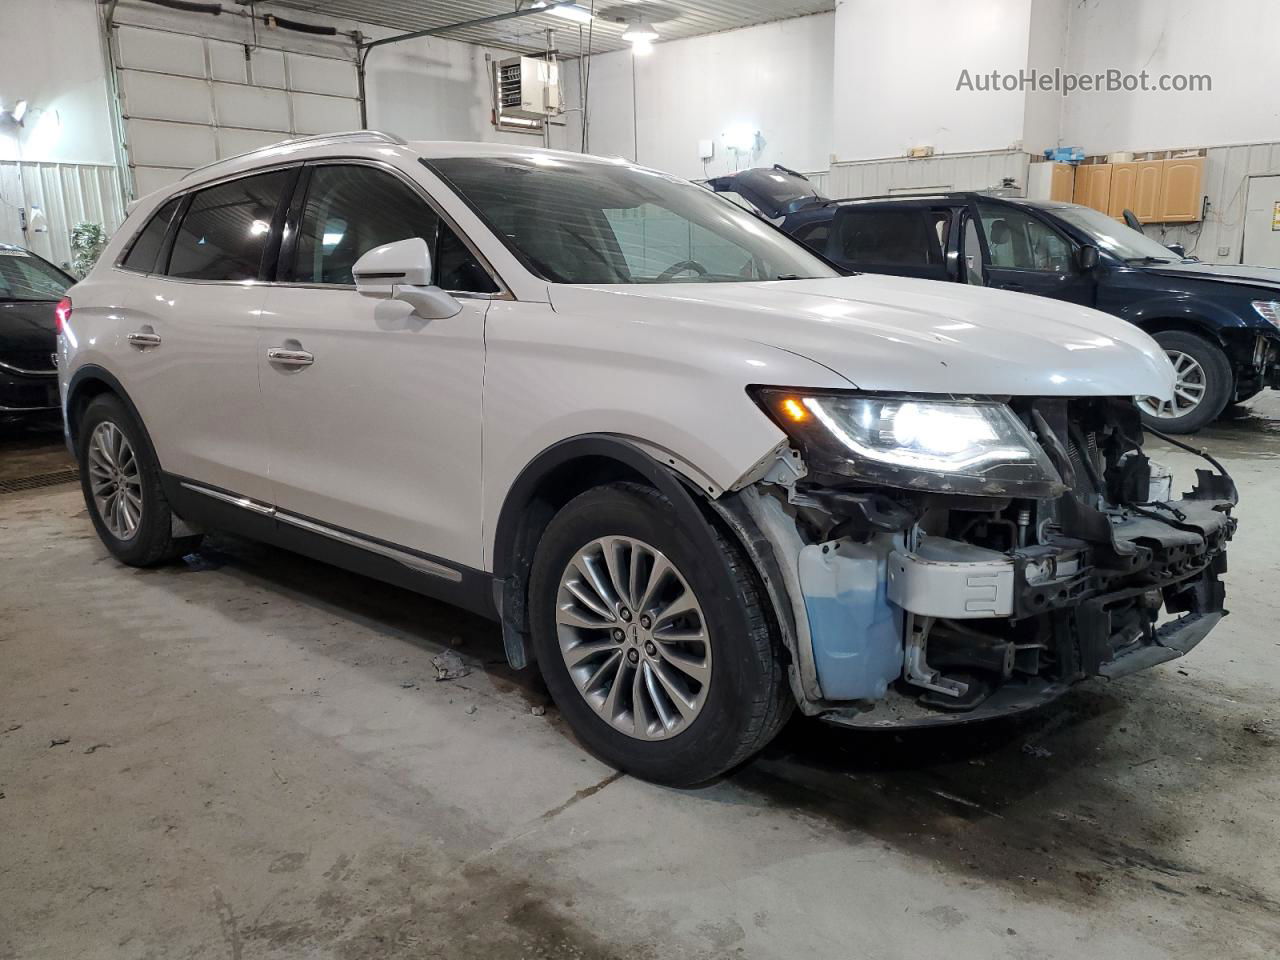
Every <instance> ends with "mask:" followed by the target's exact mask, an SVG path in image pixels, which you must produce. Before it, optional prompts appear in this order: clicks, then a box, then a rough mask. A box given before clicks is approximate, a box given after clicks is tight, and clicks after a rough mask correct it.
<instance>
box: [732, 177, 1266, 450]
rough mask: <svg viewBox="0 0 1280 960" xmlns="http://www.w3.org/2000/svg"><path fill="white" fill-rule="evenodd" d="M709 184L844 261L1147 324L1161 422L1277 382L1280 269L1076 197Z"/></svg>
mask: <svg viewBox="0 0 1280 960" xmlns="http://www.w3.org/2000/svg"><path fill="white" fill-rule="evenodd" d="M788 180H790V182H787V181H788ZM708 185H709V186H710V187H711V188H712V189H713V190H716V191H717V192H719V193H726V194H729V195H730V198H731V199H734V200H736V201H737V202H739V203H741V202H742V201H743V200H745V201H746V202H747V203H748V204H749V205H750V206H752V207H754V208H755V209H756V211H757V212H758V213H760V214H761V215H762V216H764V217H765V218H767V219H769V220H771V221H772V222H773V223H775V224H776V225H778V226H779V227H780V228H781V229H782V230H783V231H785V232H786V233H788V234H790V235H791V236H793V237H795V239H797V240H799V241H801V242H802V243H804V244H806V245H807V246H809V247H811V248H813V249H814V250H816V251H818V252H819V253H821V254H823V255H824V256H826V257H827V258H828V259H829V260H831V261H833V262H834V263H835V264H837V265H838V266H840V267H843V268H845V269H847V270H851V271H864V272H869V273H890V274H897V275H900V276H908V277H923V278H927V279H933V280H945V281H950V282H953V283H979V284H983V285H985V286H989V287H999V288H1001V289H1004V290H1016V291H1021V292H1023V293H1032V294H1038V295H1040V296H1045V297H1057V298H1058V299H1059V300H1071V301H1074V302H1076V303H1081V304H1084V305H1086V306H1090V307H1095V308H1097V309H1099V310H1105V311H1106V312H1107V313H1112V314H1115V315H1116V316H1118V317H1123V318H1124V319H1125V320H1128V321H1130V322H1131V323H1134V324H1137V325H1138V326H1139V327H1141V328H1142V329H1143V330H1146V331H1147V332H1148V333H1150V334H1151V335H1152V336H1153V337H1154V338H1155V339H1156V340H1157V341H1158V342H1159V343H1160V344H1161V346H1163V347H1164V348H1165V350H1166V351H1167V352H1168V354H1169V359H1170V360H1171V361H1172V363H1173V365H1174V369H1175V371H1176V372H1177V375H1178V384H1177V392H1176V396H1175V398H1174V400H1173V401H1172V402H1167V403H1162V402H1160V401H1159V400H1156V399H1154V398H1151V399H1141V400H1139V405H1140V406H1141V407H1142V410H1143V415H1144V417H1145V418H1146V420H1147V421H1148V423H1149V424H1150V425H1151V426H1153V427H1155V428H1156V429H1158V430H1162V431H1165V432H1169V433H1191V432H1193V431H1195V430H1198V429H1200V428H1201V427H1203V426H1204V425H1205V424H1207V423H1209V422H1210V421H1211V420H1213V419H1215V418H1216V417H1217V416H1218V415H1219V414H1221V413H1222V411H1223V409H1224V408H1225V407H1226V406H1227V405H1228V404H1230V403H1239V402H1241V401H1243V400H1247V399H1248V398H1250V397H1252V396H1254V395H1255V394H1256V393H1258V392H1259V391H1260V390H1262V389H1264V388H1266V387H1280V269H1276V268H1272V267H1246V266H1237V265H1231V264H1222V265H1217V264H1214V265H1210V264H1204V263H1200V262H1198V261H1196V260H1191V259H1188V258H1186V257H1184V256H1183V255H1182V251H1181V250H1180V249H1179V248H1177V247H1173V248H1170V247H1166V246H1163V245H1162V244H1159V243H1157V242H1156V241H1155V240H1153V239H1152V238H1150V237H1147V236H1144V235H1143V234H1142V233H1139V232H1138V231H1137V230H1133V229H1131V228H1129V227H1127V226H1125V225H1124V224H1122V223H1120V222H1118V221H1116V220H1114V219H1112V218H1111V217H1109V216H1107V215H1106V214H1104V213H1100V212H1098V211H1097V210H1093V209H1091V208H1089V207H1082V206H1078V205H1076V204H1071V203H1049V202H1037V201H1031V200H1021V199H1011V198H1004V197H994V196H989V195H987V194H981V193H946V194H936V195H932V196H893V197H876V198H870V199H865V200H827V199H825V198H823V197H821V196H819V195H817V193H816V192H815V191H814V190H813V188H812V186H811V185H809V183H808V181H807V180H805V179H804V178H803V177H801V176H799V175H798V174H795V173H793V172H791V171H788V170H783V169H781V168H774V169H772V170H746V171H742V172H741V173H738V174H733V175H731V176H728V177H720V178H717V179H716V180H712V181H709V184H708ZM770 194H772V195H773V196H774V197H781V198H783V200H784V202H782V203H777V202H774V201H773V198H771V196H770Z"/></svg>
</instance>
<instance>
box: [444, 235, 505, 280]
mask: <svg viewBox="0 0 1280 960" xmlns="http://www.w3.org/2000/svg"><path fill="white" fill-rule="evenodd" d="M434 259H435V274H436V285H437V286H439V287H441V288H443V289H445V290H457V291H460V292H465V293H497V292H498V285H497V284H496V283H494V282H493V278H492V277H490V276H489V272H488V271H487V270H485V268H484V267H482V266H480V261H478V260H477V259H476V258H475V256H474V255H473V254H472V253H471V251H470V250H469V249H468V248H467V245H466V244H465V243H463V242H462V240H461V239H460V238H459V237H458V235H457V234H456V233H454V232H453V229H452V228H451V227H450V226H449V225H448V224H447V223H442V224H440V237H439V239H438V240H437V241H436V254H435V258H434Z"/></svg>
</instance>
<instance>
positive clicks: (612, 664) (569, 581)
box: [529, 483, 793, 786]
mask: <svg viewBox="0 0 1280 960" xmlns="http://www.w3.org/2000/svg"><path fill="white" fill-rule="evenodd" d="M706 529H707V531H709V532H710V534H711V541H712V543H713V544H714V549H713V550H712V551H711V552H710V555H708V550H707V549H706V547H705V540H704V541H702V542H703V544H704V545H703V546H699V540H700V539H701V538H694V537H692V536H690V535H689V533H688V532H687V531H686V530H685V529H683V527H682V524H681V520H680V518H679V516H678V515H677V514H676V511H675V509H674V508H673V507H672V506H671V504H670V502H669V501H667V500H666V499H665V498H664V497H663V496H662V495H661V494H659V493H657V492H656V491H654V490H652V489H650V488H647V487H642V486H639V485H637V484H625V483H620V484H612V485H610V486H606V487H600V488H597V489H594V490H590V491H588V492H587V493H584V494H582V495H580V496H579V497H577V498H575V499H574V500H572V501H571V502H570V503H569V504H568V505H566V506H565V507H564V509H562V510H561V511H560V513H558V514H557V515H556V516H555V518H554V519H553V520H552V521H551V524H550V525H549V526H548V527H547V530H546V532H545V534H544V535H543V537H542V540H541V542H540V543H539V544H538V550H537V554H536V556H535V557H534V562H533V570H532V573H531V576H530V582H529V607H530V617H531V620H532V633H533V643H534V650H535V653H536V655H537V659H538V665H539V667H540V669H541V671H542V675H543V678H544V679H545V681H546V684H547V688H548V689H549V690H550V691H551V695H552V696H553V697H554V698H555V701H556V703H557V705H558V706H559V707H560V710H561V711H562V713H563V714H564V716H565V718H566V719H567V720H568V722H569V725H570V726H571V727H572V728H573V730H574V732H575V733H576V734H577V735H578V737H579V738H580V739H581V740H582V742H583V743H584V744H585V745H586V746H587V747H588V749H590V750H591V751H592V752H594V753H595V754H596V755H597V756H599V757H600V758H601V759H603V760H604V761H605V762H607V763H609V764H611V765H612V766H615V767H617V768H618V769H620V770H623V771H626V772H627V773H631V774H634V775H635V776H638V777H641V778H643V779H646V780H652V781H655V782H658V783H665V784H670V785H672V786H691V785H693V784H696V783H701V782H704V781H706V780H709V779H711V778H713V777H715V776H717V775H719V774H721V773H723V772H724V771H725V770H728V769H729V768H730V767H733V766H735V765H736V764H738V763H740V762H741V761H743V760H745V759H746V758H747V757H749V756H750V755H751V754H753V753H755V752H756V751H757V750H759V749H760V748H762V747H763V746H764V745H765V744H766V743H768V742H769V740H770V739H772V738H773V736H774V735H775V734H776V733H777V731H778V730H779V729H781V726H782V723H783V722H784V721H785V720H786V718H787V717H788V716H789V714H790V710H791V707H792V705H793V701H792V699H791V694H790V691H789V689H788V687H787V684H786V675H785V670H784V667H783V664H782V662H781V658H780V655H779V650H778V645H777V643H776V640H775V637H774V631H773V629H772V628H771V625H770V621H769V618H768V616H767V614H766V611H765V609H764V607H763V603H762V600H761V592H760V590H759V588H758V586H757V583H756V575H755V572H754V570H752V569H751V567H750V566H749V564H748V562H747V560H746V558H745V557H744V556H743V555H742V554H741V552H740V551H739V550H738V549H737V547H736V546H735V545H734V544H732V543H731V542H729V540H728V539H727V538H725V537H723V536H722V535H721V534H720V533H719V531H717V530H715V529H714V528H712V527H710V526H708V527H707V528H706Z"/></svg>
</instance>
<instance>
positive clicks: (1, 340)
mask: <svg viewBox="0 0 1280 960" xmlns="http://www.w3.org/2000/svg"><path fill="white" fill-rule="evenodd" d="M75 282H76V281H75V278H74V277H72V276H70V275H68V274H66V273H63V272H62V271H61V270H59V269H58V268H57V267H55V266H54V265H53V264H51V263H49V262H48V261H47V260H42V259H41V258H40V257H37V256H36V255H35V254H34V253H32V252H31V251H30V250H24V249H22V247H14V246H10V245H8V244H3V243H0V420H13V419H19V418H24V419H25V418H27V417H40V416H48V415H50V414H54V413H57V412H58V410H59V406H60V405H59V401H58V372H57V369H56V367H55V366H54V347H55V341H56V339H57V315H56V307H57V305H58V301H59V300H61V299H62V297H63V295H64V294H65V293H66V292H67V288H68V287H70V286H71V285H72V284H74V283H75Z"/></svg>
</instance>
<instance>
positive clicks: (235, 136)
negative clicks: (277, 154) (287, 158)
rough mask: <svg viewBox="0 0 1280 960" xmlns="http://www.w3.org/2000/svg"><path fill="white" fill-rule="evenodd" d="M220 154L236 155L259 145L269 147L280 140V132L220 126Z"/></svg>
mask: <svg viewBox="0 0 1280 960" xmlns="http://www.w3.org/2000/svg"><path fill="white" fill-rule="evenodd" d="M215 136H216V139H217V146H218V156H219V157H220V158H223V157H235V156H238V155H239V154H242V153H248V152H249V151H250V150H257V149H258V148H259V147H269V146H271V144H273V143H279V142H280V134H278V133H276V132H275V131H273V130H237V129H236V128H235V127H219V128H218V129H217V131H216V134H215Z"/></svg>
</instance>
